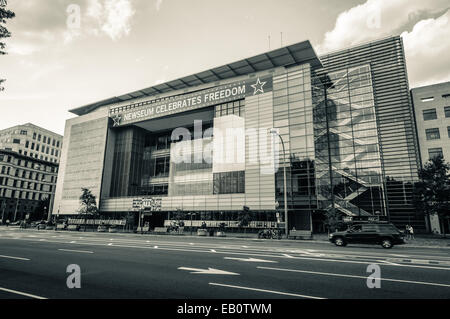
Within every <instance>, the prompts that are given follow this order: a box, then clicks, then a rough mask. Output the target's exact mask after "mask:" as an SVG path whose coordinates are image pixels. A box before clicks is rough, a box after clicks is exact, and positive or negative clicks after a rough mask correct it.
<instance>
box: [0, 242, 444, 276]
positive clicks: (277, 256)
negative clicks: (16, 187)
mask: <svg viewBox="0 0 450 319" xmlns="http://www.w3.org/2000/svg"><path fill="white" fill-rule="evenodd" d="M2 239H6V240H11V239H12V238H2ZM19 240H24V241H35V240H33V239H28V238H20V239H19ZM86 240H87V242H78V243H77V245H97V246H103V245H104V243H97V241H101V239H98V240H97V239H94V238H92V239H90V238H86ZM48 242H53V243H60V244H64V243H63V242H61V241H48ZM171 244H172V243H171ZM107 245H108V246H112V243H110V244H107ZM114 246H115V247H123V248H138V249H148V248H151V247H148V246H137V245H130V244H122V241H120V242H116V244H115V245H114ZM174 246H175V247H176V245H174ZM197 247H198V246H197ZM238 247H239V246H237V247H234V248H238ZM198 248H203V247H198ZM160 249H161V250H167V251H183V252H198V253H210V249H208V250H199V249H183V248H169V247H163V248H160ZM217 253H218V254H228V255H244V256H255V257H269V258H291V259H298V260H312V261H326V262H340V263H353V264H366V265H367V264H368V263H369V262H368V261H362V260H361V261H359V260H358V261H357V260H344V259H330V258H317V257H312V256H311V257H306V256H305V257H300V256H295V257H287V256H285V254H284V255H274V254H275V252H271V251H268V252H267V253H257V252H242V251H236V252H231V251H228V252H217ZM272 253H273V254H272ZM347 257H350V256H347ZM375 263H376V264H380V265H384V266H392V267H410V268H422V269H436V270H447V271H449V270H450V267H448V268H444V267H435V266H428V265H412V264H411V263H409V264H387V263H380V262H375Z"/></svg>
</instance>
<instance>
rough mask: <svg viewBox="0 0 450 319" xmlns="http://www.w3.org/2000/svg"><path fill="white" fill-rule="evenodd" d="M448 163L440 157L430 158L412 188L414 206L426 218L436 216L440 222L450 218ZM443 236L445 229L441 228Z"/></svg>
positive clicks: (449, 175) (449, 167) (449, 168)
mask: <svg viewBox="0 0 450 319" xmlns="http://www.w3.org/2000/svg"><path fill="white" fill-rule="evenodd" d="M449 173H450V163H446V162H445V161H444V159H443V157H442V156H437V157H434V158H431V159H430V160H429V161H428V162H427V163H426V164H425V166H424V167H423V168H422V169H420V170H419V178H420V181H419V182H417V183H416V184H415V187H414V198H413V200H414V205H415V207H416V209H417V210H418V211H421V212H423V214H424V215H425V216H426V217H427V218H428V217H429V216H430V215H435V214H437V215H438V216H439V218H440V220H442V221H445V220H447V223H448V222H449V218H450V174H449ZM442 228H443V230H444V234H445V227H442Z"/></svg>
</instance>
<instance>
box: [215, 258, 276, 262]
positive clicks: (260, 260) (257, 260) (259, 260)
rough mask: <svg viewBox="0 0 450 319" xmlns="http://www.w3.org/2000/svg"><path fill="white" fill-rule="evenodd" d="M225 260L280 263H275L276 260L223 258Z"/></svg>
mask: <svg viewBox="0 0 450 319" xmlns="http://www.w3.org/2000/svg"><path fill="white" fill-rule="evenodd" d="M223 259H230V260H239V261H247V262H251V263H277V262H278V261H274V260H266V259H257V258H237V257H223Z"/></svg>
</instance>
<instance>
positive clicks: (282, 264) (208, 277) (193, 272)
mask: <svg viewBox="0 0 450 319" xmlns="http://www.w3.org/2000/svg"><path fill="white" fill-rule="evenodd" d="M69 265H78V266H79V267H80V270H81V275H80V277H79V278H80V280H79V282H80V284H81V288H72V289H71V288H68V286H67V279H68V277H69V276H70V275H71V274H72V273H68V272H67V267H68V266H69ZM369 265H376V266H379V269H380V278H381V280H380V288H368V285H367V281H368V279H367V277H368V276H370V275H371V274H372V273H373V270H372V271H370V272H368V266H369ZM376 266H375V267H376ZM72 282H77V281H72ZM369 282H372V283H373V282H375V283H376V281H373V280H369ZM0 298H7V299H9V298H11V299H12V298H31V299H35V298H49V299H60V298H64V299H66V298H68V299H73V298H74V299H78V298H83V299H86V298H88V299H96V298H108V299H110V298H114V299H116V298H117V299H127V298H133V299H134V298H163V299H166V298H170V299H173V298H176V299H178V298H179V299H215V298H223V299H252V298H258V299H273V298H283V299H285V298H306V299H316V298H327V299H328V298H363V299H372V298H376V299H379V298H388V299H393V298H420V299H424V298H425V299H429V298H431V299H434V298H445V299H448V298H450V249H445V248H442V249H431V248H411V247H407V245H403V246H395V247H394V248H393V249H390V250H386V249H383V248H381V247H380V246H363V245H359V246H357V245H349V246H347V247H335V246H334V245H332V244H331V243H330V244H328V243H312V242H304V241H288V242H286V241H277V240H244V239H242V240H240V239H230V238H222V239H218V238H198V237H190V236H179V237H172V236H147V235H130V234H108V233H83V232H62V231H58V232H55V231H35V230H21V229H11V228H9V229H8V228H5V227H0Z"/></svg>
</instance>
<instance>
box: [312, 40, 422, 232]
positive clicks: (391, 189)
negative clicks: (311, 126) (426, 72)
mask: <svg viewBox="0 0 450 319" xmlns="http://www.w3.org/2000/svg"><path fill="white" fill-rule="evenodd" d="M320 59H321V61H322V63H323V66H324V70H326V71H325V72H327V73H329V74H330V73H331V74H334V73H335V72H339V71H344V72H346V71H345V70H351V69H353V68H359V67H361V66H366V65H367V66H369V67H370V70H368V71H367V72H365V73H370V77H369V78H367V76H366V79H365V80H364V81H371V82H372V88H370V87H365V88H364V87H361V88H360V91H361V94H358V95H357V96H355V97H356V100H355V99H354V98H351V97H350V101H349V102H350V103H351V107H352V108H353V103H354V102H357V103H367V107H366V108H362V110H364V109H367V110H370V112H371V113H373V110H374V111H375V119H374V120H372V119H367V120H364V122H362V123H361V124H358V123H353V122H352V121H353V120H351V122H350V124H349V125H350V126H351V127H354V124H356V125H357V127H356V128H355V129H354V130H353V132H352V135H353V136H354V137H355V138H356V137H357V136H358V139H360V138H361V141H362V142H363V143H361V144H359V143H358V140H355V142H354V143H352V144H353V145H351V146H350V145H349V147H351V148H354V149H355V156H356V158H355V159H352V160H351V161H353V162H354V163H355V164H356V168H357V171H356V173H358V179H360V180H362V181H364V182H365V183H369V184H367V185H368V186H370V189H372V190H375V188H374V187H373V185H375V184H376V183H379V182H378V181H377V179H378V178H382V180H381V184H380V185H379V187H380V188H381V189H380V191H381V194H380V195H379V196H378V195H377V193H376V192H369V191H365V192H364V194H363V195H361V196H357V197H356V199H357V198H358V197H359V199H360V203H362V204H363V206H358V205H357V206H358V207H361V208H362V209H364V211H367V212H371V211H373V210H381V212H383V209H385V212H386V216H387V217H388V218H389V220H390V221H391V222H393V223H395V224H397V225H399V226H401V227H404V225H405V224H410V225H413V227H414V228H416V229H425V221H424V218H423V217H421V216H420V214H417V213H416V211H415V208H414V206H413V201H412V197H413V196H412V194H413V184H414V183H415V182H416V181H418V170H419V167H420V155H419V146H418V138H417V132H416V128H415V121H414V112H413V107H412V102H411V96H410V94H409V87H408V78H407V73H406V63H405V55H404V49H403V43H402V39H401V38H400V37H390V38H386V39H383V40H379V41H376V42H371V43H368V44H364V45H360V46H356V47H353V48H349V49H345V50H342V51H338V52H334V53H331V54H328V55H324V56H321V57H320ZM361 80H362V79H361ZM364 81H359V82H364ZM325 82H326V81H325ZM338 85H339V83H338ZM350 86H351V83H350ZM333 90H334V88H333V87H332V86H331V87H330V88H327V94H328V91H329V92H330V94H331V97H332V99H331V100H332V101H333V102H332V101H329V102H328V103H329V104H330V109H331V110H332V109H333V108H334V106H333V103H334V104H335V103H336V101H335V100H336V93H337V92H334V91H333ZM350 90H353V88H351V89H350ZM365 90H366V92H364V91H365ZM333 97H334V99H333ZM372 100H373V102H372ZM371 104H373V105H374V108H372V110H371V108H370V106H369V105H371ZM338 107H339V105H338ZM327 108H328V106H327ZM356 109H357V108H356ZM347 112H352V115H353V110H350V109H349V110H347ZM332 113H333V112H332ZM355 114H359V112H357V113H355ZM336 115H337V114H336ZM362 115H363V116H366V115H365V114H364V113H363V114H362ZM420 115H422V114H420ZM332 116H334V115H333V114H330V117H331V118H332ZM358 116H361V115H358ZM368 116H369V117H372V116H373V115H370V114H368ZM351 118H352V119H353V118H354V116H352V117H351ZM345 124H346V125H348V123H345ZM366 125H368V126H369V127H370V128H369V129H368V130H367V133H366V132H361V133H359V131H360V130H359V128H358V127H360V126H362V127H364V126H366ZM329 130H330V131H332V127H330V128H329ZM369 132H370V133H369ZM374 132H376V133H377V136H378V143H379V144H378V145H375V144H374V143H373V142H374V141H375V140H376V137H375V136H369V135H368V134H370V135H374ZM333 138H335V139H339V141H334V140H332V139H333ZM342 138H343V137H342V134H340V135H337V136H335V135H334V134H332V135H331V136H330V137H329V142H330V143H329V144H330V145H332V144H336V143H339V144H340V145H342V144H343V143H344V141H343V140H342ZM327 143H328V142H327ZM366 143H367V145H365V144H366ZM358 144H359V145H358ZM363 148H366V152H367V153H368V154H369V156H368V157H366V156H364V157H362V158H361V160H360V159H359V158H358V157H359V156H361V155H359V154H358V150H362V149H363ZM330 152H333V148H331V147H330ZM378 153H379V155H378ZM361 154H362V153H361ZM351 156H353V155H351ZM377 157H378V158H377ZM348 158H350V157H348ZM341 160H343V161H344V162H345V161H346V158H341ZM378 163H380V164H378ZM380 168H381V174H379V173H378V172H380ZM360 169H363V172H362V175H360V174H359V172H358V170H360ZM332 174H333V173H332ZM361 177H363V178H361ZM363 186H364V187H367V186H366V185H363ZM333 187H334V185H333ZM357 194H358V193H357ZM369 195H370V196H369ZM377 197H379V198H384V200H383V201H381V203H384V207H381V205H380V206H379V207H376V206H375V204H376V203H377V202H378V201H377V200H375V199H376V198H377ZM356 199H352V200H351V201H350V202H351V203H352V204H355V200H356ZM372 202H373V203H374V206H373V208H372V207H369V206H367V205H365V204H364V203H372ZM356 204H357V203H356Z"/></svg>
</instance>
